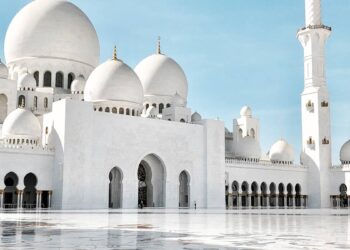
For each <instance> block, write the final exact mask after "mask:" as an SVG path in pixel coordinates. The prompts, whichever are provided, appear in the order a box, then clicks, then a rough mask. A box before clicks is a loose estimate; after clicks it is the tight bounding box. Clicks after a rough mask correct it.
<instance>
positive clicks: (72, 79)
mask: <svg viewBox="0 0 350 250" xmlns="http://www.w3.org/2000/svg"><path fill="white" fill-rule="evenodd" d="M74 78H75V76H74V74H73V73H69V74H68V89H70V87H71V85H72V82H73V81H74Z"/></svg>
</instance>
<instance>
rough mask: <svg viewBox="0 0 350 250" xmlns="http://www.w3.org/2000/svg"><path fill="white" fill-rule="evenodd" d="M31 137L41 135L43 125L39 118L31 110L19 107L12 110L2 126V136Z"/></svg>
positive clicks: (5, 137)
mask: <svg viewBox="0 0 350 250" xmlns="http://www.w3.org/2000/svg"><path fill="white" fill-rule="evenodd" d="M20 137H23V138H31V139H36V140H37V139H39V138H40V137H41V126H40V122H39V120H38V118H37V117H36V116H35V115H34V114H33V113H32V112H30V111H28V110H25V109H22V108H18V109H16V110H14V111H12V112H11V113H10V114H9V115H8V116H7V117H6V119H5V121H4V124H3V126H2V138H4V139H11V138H20Z"/></svg>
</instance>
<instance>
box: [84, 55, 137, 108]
mask: <svg viewBox="0 0 350 250" xmlns="http://www.w3.org/2000/svg"><path fill="white" fill-rule="evenodd" d="M84 99H85V101H126V102H132V103H136V104H140V105H142V104H143V89H142V85H141V82H140V80H139V78H138V77H137V75H136V74H135V72H134V71H133V70H132V69H131V68H130V67H129V66H128V65H126V64H125V63H123V62H122V61H120V60H117V59H116V60H114V59H112V60H108V61H107V62H105V63H103V64H101V65H100V66H98V67H97V68H96V69H95V70H94V71H93V72H92V73H91V75H90V77H89V79H88V80H87V82H86V86H85V90H84Z"/></svg>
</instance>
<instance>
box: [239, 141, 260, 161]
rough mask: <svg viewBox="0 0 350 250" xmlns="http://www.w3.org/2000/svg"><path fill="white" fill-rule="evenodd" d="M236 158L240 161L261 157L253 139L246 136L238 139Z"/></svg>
mask: <svg viewBox="0 0 350 250" xmlns="http://www.w3.org/2000/svg"><path fill="white" fill-rule="evenodd" d="M235 153H236V156H237V157H238V158H240V159H255V160H258V159H260V157H261V148H260V144H259V142H258V141H257V140H256V139H254V138H253V137H250V136H246V137H243V138H241V139H240V141H239V142H238V145H237V149H236V152H235Z"/></svg>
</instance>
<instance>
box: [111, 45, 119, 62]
mask: <svg viewBox="0 0 350 250" xmlns="http://www.w3.org/2000/svg"><path fill="white" fill-rule="evenodd" d="M112 59H113V60H114V61H117V60H118V58H117V46H114V49H113V58H112Z"/></svg>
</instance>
